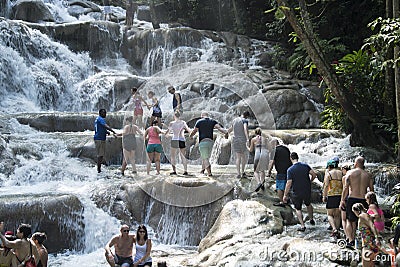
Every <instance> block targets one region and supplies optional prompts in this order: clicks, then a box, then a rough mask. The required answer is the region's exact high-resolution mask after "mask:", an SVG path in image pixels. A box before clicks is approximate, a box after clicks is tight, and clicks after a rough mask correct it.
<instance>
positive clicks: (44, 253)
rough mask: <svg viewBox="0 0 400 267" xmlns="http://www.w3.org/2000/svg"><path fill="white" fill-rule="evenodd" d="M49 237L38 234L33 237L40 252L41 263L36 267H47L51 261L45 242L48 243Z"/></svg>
mask: <svg viewBox="0 0 400 267" xmlns="http://www.w3.org/2000/svg"><path fill="white" fill-rule="evenodd" d="M46 239H47V235H46V234H45V233H40V232H36V233H34V234H33V235H32V241H33V243H35V245H36V248H37V250H38V252H39V262H38V263H37V265H36V267H47V261H48V260H49V254H48V253H47V249H46V247H45V246H44V245H43V242H44V241H46Z"/></svg>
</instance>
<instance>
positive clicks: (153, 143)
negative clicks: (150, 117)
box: [144, 120, 165, 174]
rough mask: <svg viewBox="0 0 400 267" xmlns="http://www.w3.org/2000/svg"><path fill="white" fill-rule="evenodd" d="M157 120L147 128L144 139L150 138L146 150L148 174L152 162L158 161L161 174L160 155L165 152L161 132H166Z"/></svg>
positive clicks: (158, 171)
mask: <svg viewBox="0 0 400 267" xmlns="http://www.w3.org/2000/svg"><path fill="white" fill-rule="evenodd" d="M157 123H158V122H157V121H156V120H154V121H153V123H152V126H150V127H149V128H147V129H146V132H145V133H144V139H148V142H147V147H146V152H147V174H150V167H151V163H152V162H153V160H154V162H155V163H156V170H157V174H160V155H161V153H162V152H163V149H162V146H161V140H160V134H165V132H164V131H163V130H161V129H160V128H159V127H158V126H157Z"/></svg>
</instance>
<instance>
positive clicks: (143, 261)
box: [105, 224, 152, 267]
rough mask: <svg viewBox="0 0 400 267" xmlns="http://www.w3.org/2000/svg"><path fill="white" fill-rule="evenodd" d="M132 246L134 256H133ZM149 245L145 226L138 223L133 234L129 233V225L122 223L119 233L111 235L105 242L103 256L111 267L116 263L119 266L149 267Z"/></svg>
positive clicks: (150, 262)
mask: <svg viewBox="0 0 400 267" xmlns="http://www.w3.org/2000/svg"><path fill="white" fill-rule="evenodd" d="M134 246H135V257H133V251H134V250H133V247H134ZM151 246H152V244H151V239H149V236H148V233H147V228H146V226H144V225H139V227H138V228H137V230H136V235H135V234H132V233H130V228H129V226H128V225H126V224H124V225H122V226H121V228H120V233H119V234H118V235H115V236H113V237H112V238H111V239H110V241H109V242H108V243H107V244H106V246H105V257H106V260H107V262H108V263H109V264H110V266H111V267H115V265H116V264H118V265H119V266H120V267H131V266H134V267H151V266H152V258H151V256H150V252H151ZM112 247H114V251H113V250H112V249H111V248H112Z"/></svg>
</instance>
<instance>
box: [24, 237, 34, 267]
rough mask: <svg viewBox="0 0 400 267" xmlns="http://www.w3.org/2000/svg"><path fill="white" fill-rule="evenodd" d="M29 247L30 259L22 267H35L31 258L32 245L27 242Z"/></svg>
mask: <svg viewBox="0 0 400 267" xmlns="http://www.w3.org/2000/svg"><path fill="white" fill-rule="evenodd" d="M29 245H30V247H31V257H30V258H29V259H28V260H27V261H25V265H24V266H25V267H36V262H35V259H34V258H33V256H32V244H31V243H30V241H29Z"/></svg>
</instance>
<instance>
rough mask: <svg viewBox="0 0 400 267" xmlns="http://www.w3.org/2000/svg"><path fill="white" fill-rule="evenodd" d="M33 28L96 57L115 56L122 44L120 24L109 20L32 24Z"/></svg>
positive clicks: (72, 48) (78, 50)
mask: <svg viewBox="0 0 400 267" xmlns="http://www.w3.org/2000/svg"><path fill="white" fill-rule="evenodd" d="M29 26H30V27H32V28H35V29H38V30H40V31H41V32H42V33H44V34H46V35H49V36H51V37H52V38H54V39H55V40H57V41H59V42H61V43H64V44H66V45H67V46H68V47H69V48H70V49H71V50H73V51H75V52H89V54H90V56H91V57H92V58H94V59H96V58H102V57H109V58H113V57H114V56H115V54H116V52H117V51H119V47H120V44H121V34H120V25H119V24H118V23H113V22H109V21H85V22H71V23H63V24H53V25H42V24H30V25H29Z"/></svg>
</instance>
